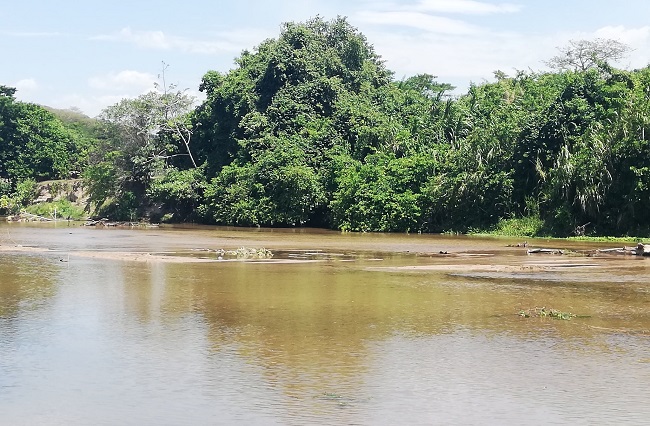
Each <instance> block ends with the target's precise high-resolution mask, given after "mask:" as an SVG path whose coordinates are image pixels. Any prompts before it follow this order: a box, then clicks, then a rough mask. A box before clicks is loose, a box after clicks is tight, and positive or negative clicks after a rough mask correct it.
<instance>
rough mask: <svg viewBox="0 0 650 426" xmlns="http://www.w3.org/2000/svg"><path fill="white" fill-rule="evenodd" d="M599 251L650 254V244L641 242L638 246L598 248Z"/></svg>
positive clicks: (637, 254) (639, 254)
mask: <svg viewBox="0 0 650 426" xmlns="http://www.w3.org/2000/svg"><path fill="white" fill-rule="evenodd" d="M597 252H598V253H606V254H625V255H630V256H646V257H647V256H650V244H643V243H639V244H637V245H636V247H627V246H625V247H614V248H608V249H600V250H597Z"/></svg>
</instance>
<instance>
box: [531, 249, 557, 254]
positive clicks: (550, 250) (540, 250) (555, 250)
mask: <svg viewBox="0 0 650 426" xmlns="http://www.w3.org/2000/svg"><path fill="white" fill-rule="evenodd" d="M526 253H528V254H538V253H544V254H564V251H562V250H559V249H546V248H535V249H528V250H527V251H526Z"/></svg>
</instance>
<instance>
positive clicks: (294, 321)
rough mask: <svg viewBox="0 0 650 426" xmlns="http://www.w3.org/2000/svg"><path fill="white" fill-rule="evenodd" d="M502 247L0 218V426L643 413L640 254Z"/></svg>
mask: <svg viewBox="0 0 650 426" xmlns="http://www.w3.org/2000/svg"><path fill="white" fill-rule="evenodd" d="M517 242H519V241H515V240H508V239H496V238H472V237H463V236H439V235H405V234H399V235H389V234H345V233H344V234H342V233H338V232H331V231H322V230H268V229H228V228H214V227H177V228H174V227H166V228H152V229H117V228H111V229H108V228H104V229H95V228H89V227H81V226H79V225H78V224H66V223H57V224H40V225H29V224H27V225H26V224H8V223H2V224H0V424H2V425H90V424H92V425H116V424H119V425H145V424H155V425H213V424H260V425H273V424H278V425H306V424H337V425H338V424H342V425H395V424H409V425H419V424H422V425H438V424H440V425H448V424H454V425H457V424H512V423H515V422H517V423H526V424H572V425H580V424H584V425H593V424H617V425H620V424H648V422H650V404H648V398H649V397H650V259H648V258H634V257H628V256H585V255H584V254H585V252H582V250H588V249H593V248H597V247H602V246H603V245H602V244H594V243H580V242H571V243H569V242H560V243H558V242H553V241H543V240H535V241H529V242H528V243H529V246H536V247H549V248H556V246H558V244H561V245H563V247H559V248H562V249H570V250H571V252H565V254H564V255H548V254H541V255H529V254H527V252H526V250H527V249H526V248H522V247H516V243H517ZM607 246H612V244H607ZM243 247H246V248H255V249H257V250H255V251H254V252H253V251H250V252H248V251H244V250H239V253H236V252H235V251H236V250H237V249H240V248H243ZM261 248H265V249H267V250H269V251H270V252H271V253H273V256H272V257H267V256H265V254H266V253H268V252H266V251H261ZM542 307H544V308H545V312H548V311H549V310H550V309H556V310H558V311H561V312H565V313H571V314H573V315H575V316H573V315H572V316H571V317H570V319H567V320H562V319H555V318H552V317H544V316H538V315H536V313H539V312H541V311H540V310H539V309H538V310H535V309H534V308H542ZM522 311H523V312H525V313H529V314H531V315H530V316H529V317H527V316H522V315H520V312H522Z"/></svg>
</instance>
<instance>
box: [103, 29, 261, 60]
mask: <svg viewBox="0 0 650 426" xmlns="http://www.w3.org/2000/svg"><path fill="white" fill-rule="evenodd" d="M257 33H259V32H258V31H243V30H237V31H233V32H227V33H215V34H214V39H212V40H196V39H191V38H187V37H180V36H175V35H168V34H166V33H165V32H163V31H135V30H132V29H131V28H123V29H122V30H120V31H119V32H117V33H114V34H110V35H101V36H96V37H93V38H92V39H93V40H107V41H120V42H124V43H131V44H134V45H136V46H138V47H141V48H144V49H157V50H179V51H182V52H188V53H199V54H219V53H233V52H234V53H239V52H240V51H241V50H242V49H243V48H245V47H250V46H252V44H248V42H249V41H250V40H252V39H253V35H254V34H257ZM256 40H258V41H259V39H256Z"/></svg>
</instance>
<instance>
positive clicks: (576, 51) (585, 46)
mask: <svg viewBox="0 0 650 426" xmlns="http://www.w3.org/2000/svg"><path fill="white" fill-rule="evenodd" d="M558 50H559V51H560V55H557V56H554V57H552V58H551V59H549V60H548V61H546V65H548V66H549V67H551V68H552V69H554V70H559V71H564V70H573V71H587V70H588V69H591V68H597V67H599V66H601V65H602V64H605V63H609V62H611V61H618V60H620V59H622V58H624V57H625V55H626V54H627V53H628V52H629V51H630V47H629V46H627V45H625V44H623V43H621V42H620V41H617V40H613V39H602V38H597V39H594V40H571V41H569V45H568V46H566V47H558Z"/></svg>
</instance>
